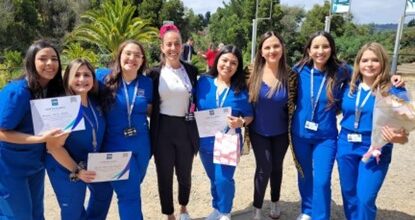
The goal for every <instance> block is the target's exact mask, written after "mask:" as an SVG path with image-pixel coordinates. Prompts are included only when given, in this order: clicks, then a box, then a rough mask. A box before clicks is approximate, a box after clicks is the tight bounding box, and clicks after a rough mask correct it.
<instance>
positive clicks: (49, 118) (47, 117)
mask: <svg viewBox="0 0 415 220" xmlns="http://www.w3.org/2000/svg"><path fill="white" fill-rule="evenodd" d="M30 110H31V112H32V120H33V128H34V131H35V135H41V134H43V133H44V132H46V131H49V130H51V129H56V128H59V129H61V130H63V131H79V130H85V122H84V117H83V115H82V108H81V97H80V96H79V95H78V96H63V97H56V98H47V99H35V100H31V101H30Z"/></svg>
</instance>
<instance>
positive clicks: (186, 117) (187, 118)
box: [184, 112, 195, 121]
mask: <svg viewBox="0 0 415 220" xmlns="http://www.w3.org/2000/svg"><path fill="white" fill-rule="evenodd" d="M184 120H185V121H193V120H195V113H194V112H188V113H186V114H185V115H184Z"/></svg>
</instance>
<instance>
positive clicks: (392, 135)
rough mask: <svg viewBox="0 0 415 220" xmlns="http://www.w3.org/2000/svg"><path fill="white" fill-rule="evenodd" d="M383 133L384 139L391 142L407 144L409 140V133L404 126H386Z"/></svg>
mask: <svg viewBox="0 0 415 220" xmlns="http://www.w3.org/2000/svg"><path fill="white" fill-rule="evenodd" d="M382 135H383V139H385V140H386V141H388V142H389V143H398V144H405V143H407V142H408V135H409V134H408V133H407V132H406V131H405V129H403V128H401V129H394V128H391V127H389V126H384V127H383V128H382Z"/></svg>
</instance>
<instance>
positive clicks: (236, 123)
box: [228, 115, 244, 128]
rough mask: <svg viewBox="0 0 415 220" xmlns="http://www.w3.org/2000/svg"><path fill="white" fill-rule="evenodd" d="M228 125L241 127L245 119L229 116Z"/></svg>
mask: <svg viewBox="0 0 415 220" xmlns="http://www.w3.org/2000/svg"><path fill="white" fill-rule="evenodd" d="M228 125H229V127H230V128H240V127H243V125H244V120H243V119H242V118H240V117H235V116H231V115H230V116H228Z"/></svg>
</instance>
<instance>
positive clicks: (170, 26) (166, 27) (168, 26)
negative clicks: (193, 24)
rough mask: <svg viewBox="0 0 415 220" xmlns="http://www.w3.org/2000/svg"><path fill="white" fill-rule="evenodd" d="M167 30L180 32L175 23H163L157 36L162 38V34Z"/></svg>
mask: <svg viewBox="0 0 415 220" xmlns="http://www.w3.org/2000/svg"><path fill="white" fill-rule="evenodd" d="M169 31H175V32H180V31H179V29H178V28H177V27H176V25H174V24H164V25H163V26H161V28H160V33H159V37H160V38H163V37H164V35H165V34H166V33H167V32H169Z"/></svg>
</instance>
